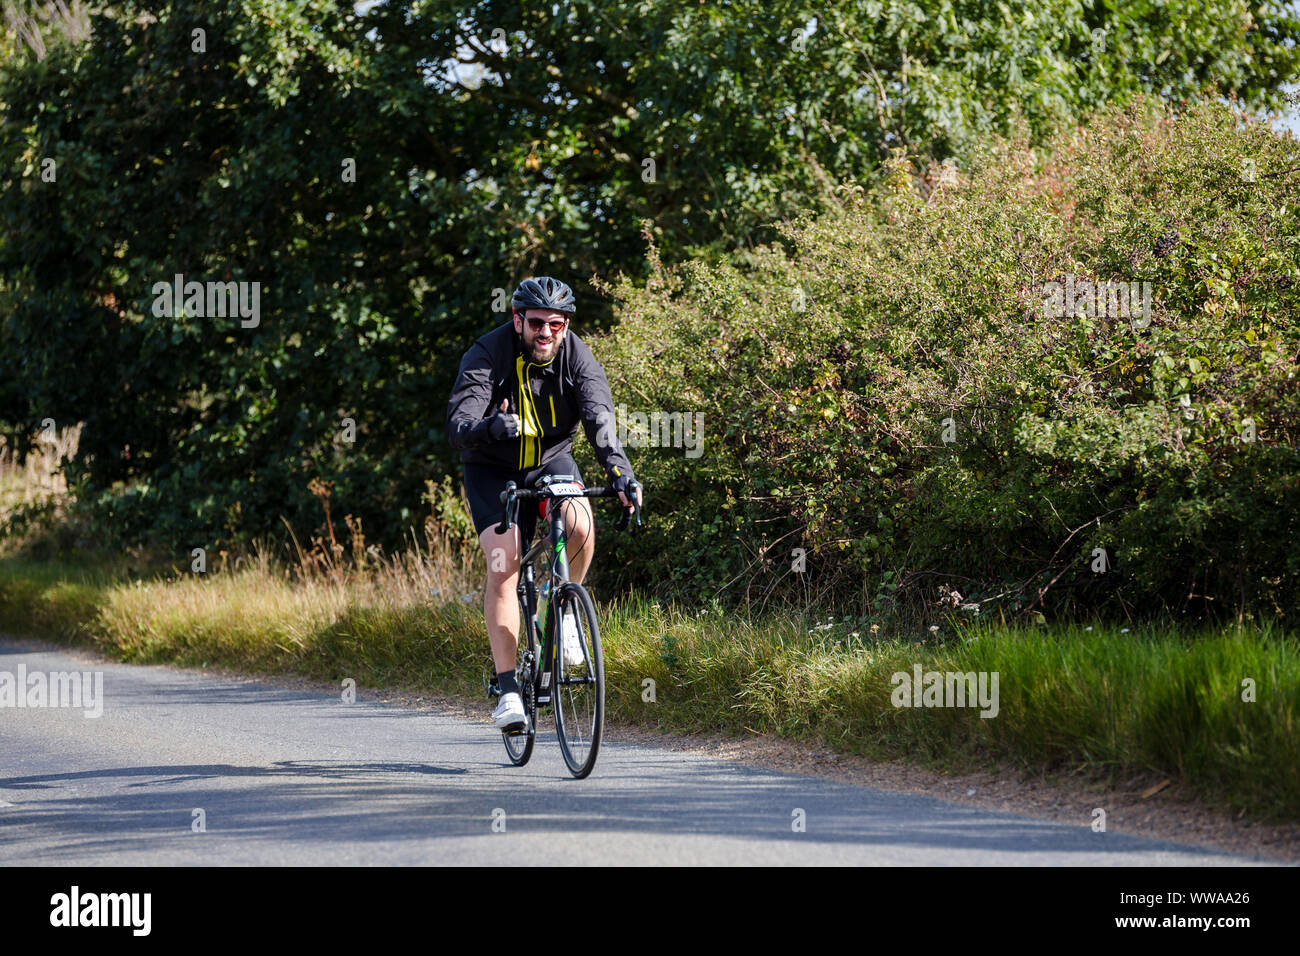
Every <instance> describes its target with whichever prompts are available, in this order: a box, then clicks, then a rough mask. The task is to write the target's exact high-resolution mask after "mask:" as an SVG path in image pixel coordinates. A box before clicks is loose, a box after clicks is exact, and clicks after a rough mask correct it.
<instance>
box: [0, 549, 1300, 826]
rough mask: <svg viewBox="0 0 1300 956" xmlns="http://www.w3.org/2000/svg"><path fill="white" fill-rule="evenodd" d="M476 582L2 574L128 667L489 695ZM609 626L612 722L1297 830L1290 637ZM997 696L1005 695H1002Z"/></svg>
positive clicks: (413, 566)
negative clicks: (1118, 791)
mask: <svg viewBox="0 0 1300 956" xmlns="http://www.w3.org/2000/svg"><path fill="white" fill-rule="evenodd" d="M453 570H454V569H453ZM463 570H464V569H460V572H461V573H453V571H449V570H448V569H446V568H444V569H442V571H441V573H440V574H438V575H435V576H432V577H431V576H430V574H429V573H428V568H427V566H426V565H425V564H423V563H421V562H419V561H415V562H406V563H400V562H395V563H394V564H392V565H390V566H389V567H388V568H386V569H384V570H381V571H373V570H372V571H371V572H368V573H348V574H332V575H323V576H316V577H313V578H308V579H298V580H294V579H293V578H292V577H291V576H290V575H289V574H288V573H287V572H282V571H279V570H277V569H276V568H275V567H274V565H273V564H272V563H271V562H270V561H269V560H267V559H265V558H262V559H258V560H256V561H252V562H249V563H247V564H245V565H243V566H241V567H240V568H239V569H237V570H231V571H227V572H223V573H213V574H208V575H179V574H174V573H173V574H171V575H159V576H155V577H154V578H152V579H150V580H140V579H139V578H136V577H132V576H129V575H127V574H126V573H125V571H121V572H115V571H113V570H110V569H106V568H95V569H89V568H87V567H86V566H78V565H74V564H67V563H57V562H43V561H32V560H29V559H23V558H19V557H7V558H0V629H4V630H7V631H10V632H13V633H23V634H32V635H39V636H43V637H46V638H50V639H54V640H57V641H62V642H76V643H82V644H85V643H90V644H94V645H96V646H98V647H99V648H101V649H102V650H103V651H104V652H106V653H107V654H109V655H110V656H112V657H115V658H117V659H119V660H122V661H136V662H141V663H163V662H167V663H175V664H181V665H187V666H202V665H203V664H205V663H211V664H218V665H221V666H225V667H229V668H233V669H240V670H246V671H257V672H263V673H271V674H274V673H295V674H301V675H304V676H309V677H314V678H318V679H325V680H331V681H341V680H343V679H344V678H349V677H350V678H352V679H354V680H355V681H356V682H357V684H358V685H360V686H370V687H391V688H395V689H406V690H410V689H416V690H424V691H429V692H435V693H440V694H449V695H477V694H481V692H482V690H481V683H480V682H481V679H482V676H483V673H484V667H485V663H486V661H487V642H486V639H485V637H484V633H483V618H482V609H481V592H478V591H475V590H469V589H467V588H466V587H465V584H464V581H466V580H470V579H472V575H467V574H464V573H463ZM434 584H438V585H440V586H437V587H434V586H433V585H434ZM448 598H449V599H448ZM600 613H601V621H602V628H601V630H602V636H603V638H604V644H605V653H606V675H607V702H608V713H609V716H610V719H611V720H613V721H618V722H626V723H635V724H640V725H643V726H644V725H649V726H654V727H657V728H658V729H660V730H664V731H679V732H681V731H686V732H698V731H722V732H726V733H744V732H747V731H753V732H763V733H771V734H776V735H779V736H782V737H786V738H790V739H795V740H801V739H802V740H809V739H816V740H820V741H823V742H825V743H827V744H829V745H831V746H832V747H834V748H836V749H839V750H844V751H849V752H853V753H860V754H865V755H869V756H872V757H875V758H885V759H889V758H909V759H913V760H917V761H919V762H921V763H923V764H927V765H930V766H943V767H945V768H949V769H957V768H962V769H975V768H977V767H986V766H988V765H990V764H991V763H992V762H994V761H998V760H1005V761H1010V762H1011V763H1013V764H1016V765H1019V766H1023V767H1038V768H1042V769H1087V770H1090V771H1099V772H1102V773H1110V774H1120V773H1126V772H1131V771H1152V772H1156V773H1161V774H1164V775H1166V776H1169V777H1171V778H1173V779H1174V780H1175V781H1176V782H1178V783H1180V784H1183V785H1185V786H1186V787H1188V788H1189V789H1190V790H1191V791H1192V792H1194V793H1196V794H1198V795H1199V796H1201V797H1202V798H1203V799H1205V800H1206V801H1207V802H1208V803H1210V804H1211V805H1218V806H1222V807H1226V808H1231V809H1233V810H1237V811H1244V812H1245V813H1247V814H1249V815H1250V816H1251V817H1252V818H1255V819H1258V820H1262V821H1295V820H1297V819H1300V732H1298V731H1300V725H1298V720H1297V715H1298V714H1300V648H1298V647H1297V643H1296V641H1295V640H1294V638H1292V637H1290V636H1288V635H1286V634H1284V633H1282V632H1280V631H1278V630H1277V629H1275V628H1270V627H1262V628H1254V629H1250V630H1236V629H1231V630H1220V631H1206V632H1201V633H1197V634H1195V635H1189V634H1186V633H1181V632H1179V631H1178V630H1176V629H1173V628H1164V629H1161V628H1151V629H1147V630H1140V629H1135V630H1134V631H1133V632H1131V633H1123V632H1121V631H1120V630H1118V629H1113V628H1104V627H1097V628H1088V629H1085V628H1083V627H1081V626H1078V627H1057V628H1044V627H1038V628H1034V629H1029V630H1027V629H1015V628H1006V627H998V626H992V625H978V626H966V627H964V628H960V629H958V630H957V631H955V632H954V633H952V634H951V635H943V634H940V635H934V636H931V637H930V638H927V639H925V640H914V639H910V638H907V637H902V636H887V635H880V634H877V635H874V636H870V635H867V636H864V635H863V634H861V633H858V632H854V633H852V634H850V633H847V626H846V625H845V626H840V625H831V626H827V625H817V626H810V623H811V622H809V621H808V620H807V619H806V618H805V617H804V616H802V615H797V614H780V613H777V614H772V615H769V616H765V617H763V618H762V619H753V618H747V617H745V616H743V615H742V616H738V615H735V614H723V613H719V612H718V611H716V610H705V611H695V610H688V609H684V608H680V607H673V606H661V605H660V604H658V603H650V602H647V601H645V600H643V599H640V598H638V597H635V596H634V597H630V598H625V599H622V600H618V601H613V602H607V603H605V604H603V605H602V606H601V608H600ZM918 665H919V666H920V668H921V670H922V671H923V672H932V671H933V672H941V673H947V672H954V673H974V674H979V673H981V672H983V673H985V674H986V675H991V674H993V673H994V672H996V673H997V675H998V680H997V689H998V696H997V712H996V715H995V716H989V717H981V716H980V710H981V708H980V707H979V706H967V707H953V706H942V707H935V706H922V707H914V706H910V707H900V706H895V702H896V700H898V699H900V698H901V697H902V696H903V692H902V690H901V689H900V687H899V682H898V680H897V679H896V678H895V675H896V674H900V673H902V674H908V675H909V676H910V675H912V674H913V673H914V668H915V667H916V666H918ZM954 686H955V685H954ZM985 686H986V689H988V690H990V691H991V688H992V684H991V679H989V682H988V683H986V685H985ZM1252 697H1253V699H1250V698H1252ZM484 706H485V708H486V707H487V703H486V701H485V703H484ZM984 710H985V712H988V711H989V710H991V708H988V707H985V708H984Z"/></svg>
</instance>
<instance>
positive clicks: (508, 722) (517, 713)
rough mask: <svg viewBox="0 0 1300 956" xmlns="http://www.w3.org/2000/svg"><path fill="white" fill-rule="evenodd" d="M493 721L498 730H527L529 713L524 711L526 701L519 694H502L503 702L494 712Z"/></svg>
mask: <svg viewBox="0 0 1300 956" xmlns="http://www.w3.org/2000/svg"><path fill="white" fill-rule="evenodd" d="M492 722H493V723H494V724H496V725H497V729H498V730H521V731H522V730H527V729H528V715H527V714H526V713H524V701H523V698H522V697H520V696H519V695H518V694H515V693H510V694H502V695H501V703H500V704H498V705H497V709H496V711H495V712H494V713H493V714H492Z"/></svg>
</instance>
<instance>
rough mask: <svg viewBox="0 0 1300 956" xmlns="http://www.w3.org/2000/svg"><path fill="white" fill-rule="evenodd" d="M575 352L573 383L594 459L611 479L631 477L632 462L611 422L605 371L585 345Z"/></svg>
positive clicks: (610, 401) (580, 345) (615, 424)
mask: <svg viewBox="0 0 1300 956" xmlns="http://www.w3.org/2000/svg"><path fill="white" fill-rule="evenodd" d="M578 346H579V347H578V348H575V349H574V363H573V381H574V385H575V387H576V388H577V389H578V407H579V413H580V414H581V416H582V428H583V431H585V432H586V433H587V441H589V442H591V446H592V448H594V449H595V451H596V460H597V461H598V462H600V466H601V467H602V468H604V469H605V474H606V475H608V476H609V477H610V478H617V477H618V476H619V475H627V476H628V477H629V478H634V477H635V475H634V473H633V471H632V462H630V461H629V460H628V457H627V455H625V454H624V453H623V446H622V445H620V444H619V441H618V428H617V423H616V422H615V420H614V399H613V397H612V396H611V395H610V391H609V380H608V379H606V378H605V369H604V368H603V367H602V366H601V364H600V363H599V362H597V361H596V356H594V355H593V354H592V353H591V349H590V348H589V347H588V346H587V343H586V342H581V341H580V342H579V343H578Z"/></svg>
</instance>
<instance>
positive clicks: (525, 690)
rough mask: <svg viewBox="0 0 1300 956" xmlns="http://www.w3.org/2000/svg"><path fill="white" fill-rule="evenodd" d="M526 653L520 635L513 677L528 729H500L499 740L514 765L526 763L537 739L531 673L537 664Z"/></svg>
mask: <svg viewBox="0 0 1300 956" xmlns="http://www.w3.org/2000/svg"><path fill="white" fill-rule="evenodd" d="M532 657H533V655H531V654H529V653H528V645H527V643H526V642H525V641H524V640H523V638H522V636H521V638H520V643H519V664H518V666H517V667H516V668H515V678H516V680H518V682H519V696H520V697H521V698H522V699H523V702H524V713H525V714H527V715H528V729H527V730H525V731H515V732H514V733H507V732H506V731H504V730H503V731H501V740H502V741H503V742H504V743H505V745H506V756H507V757H509V758H510V762H511V763H512V764H514V765H515V766H516V767H522V766H523V765H524V764H526V763H528V758H529V757H531V756H532V755H533V744H534V743H535V742H536V741H537V695H536V694H535V693H534V692H533V673H534V670H535V668H536V667H537V664H536V663H535V662H534V661H533V660H532V659H531V658H532Z"/></svg>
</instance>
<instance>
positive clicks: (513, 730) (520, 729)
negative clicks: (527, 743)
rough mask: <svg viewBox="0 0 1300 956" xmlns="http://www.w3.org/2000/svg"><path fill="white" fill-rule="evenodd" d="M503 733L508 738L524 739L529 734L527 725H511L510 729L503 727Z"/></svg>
mask: <svg viewBox="0 0 1300 956" xmlns="http://www.w3.org/2000/svg"><path fill="white" fill-rule="evenodd" d="M501 732H502V733H503V734H505V735H506V736H507V737H522V736H524V735H525V734H526V733H528V725H527V724H511V725H510V726H509V727H502V728H501Z"/></svg>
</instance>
